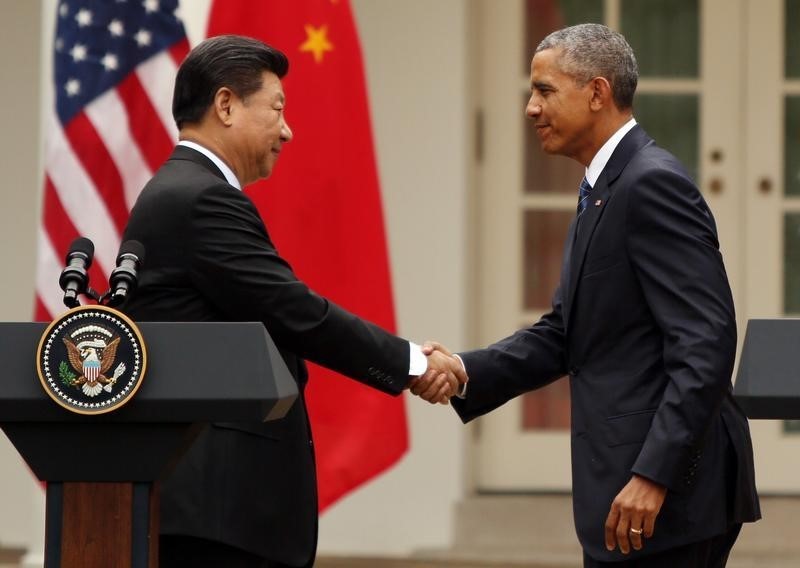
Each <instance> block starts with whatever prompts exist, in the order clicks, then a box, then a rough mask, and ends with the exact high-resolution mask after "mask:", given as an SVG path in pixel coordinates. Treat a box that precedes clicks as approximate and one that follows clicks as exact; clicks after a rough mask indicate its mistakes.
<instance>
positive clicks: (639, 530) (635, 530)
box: [630, 528, 644, 534]
mask: <svg viewBox="0 0 800 568" xmlns="http://www.w3.org/2000/svg"><path fill="white" fill-rule="evenodd" d="M630 530H631V532H632V533H633V534H642V533H643V532H644V529H634V528H631V529H630Z"/></svg>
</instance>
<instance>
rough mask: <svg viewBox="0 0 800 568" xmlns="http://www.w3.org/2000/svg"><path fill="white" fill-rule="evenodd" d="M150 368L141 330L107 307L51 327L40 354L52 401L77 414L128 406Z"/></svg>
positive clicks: (80, 311)
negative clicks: (147, 368)
mask: <svg viewBox="0 0 800 568" xmlns="http://www.w3.org/2000/svg"><path fill="white" fill-rule="evenodd" d="M146 367H147V350H146V348H145V344H144V339H143V338H142V334H141V333H140V332H139V329H138V327H137V326H136V324H135V323H134V322H133V321H131V319H130V318H128V317H127V316H126V315H125V314H123V313H122V312H119V311H117V310H115V309H113V308H109V307H108V306H101V305H97V306H95V305H90V306H78V307H76V308H73V309H71V310H69V311H67V312H65V313H64V314H63V315H61V316H60V317H59V318H58V319H56V320H54V321H53V322H52V323H50V325H48V326H47V329H46V330H45V331H44V333H43V334H42V337H41V339H40V340H39V348H38V349H37V351H36V371H37V374H38V375H39V382H41V383H42V387H43V388H44V390H45V392H46V393H47V396H49V397H50V398H51V399H53V400H54V401H55V402H56V403H57V404H58V405H59V406H61V407H63V408H65V409H67V410H68V411H70V412H74V413H76V414H83V415H95V414H103V413H106V412H113V411H114V410H116V409H118V408H120V407H122V406H123V405H125V404H127V403H128V402H129V401H130V400H131V399H132V398H133V396H134V395H135V394H136V392H137V391H138V390H139V387H140V386H141V384H142V377H144V374H145V369H146Z"/></svg>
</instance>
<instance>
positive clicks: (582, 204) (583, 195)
mask: <svg viewBox="0 0 800 568" xmlns="http://www.w3.org/2000/svg"><path fill="white" fill-rule="evenodd" d="M591 192H592V186H591V185H589V182H588V181H586V178H585V177H584V178H583V179H582V180H581V185H580V187H579V188H578V215H580V214H581V213H583V212H584V210H585V209H586V207H587V206H588V205H589V203H588V202H587V199H589V194H590V193H591Z"/></svg>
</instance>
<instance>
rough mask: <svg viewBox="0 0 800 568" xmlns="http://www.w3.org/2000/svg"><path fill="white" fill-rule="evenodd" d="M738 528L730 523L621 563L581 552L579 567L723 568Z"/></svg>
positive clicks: (740, 527) (740, 526)
mask: <svg viewBox="0 0 800 568" xmlns="http://www.w3.org/2000/svg"><path fill="white" fill-rule="evenodd" d="M741 529H742V525H740V524H739V525H733V526H732V527H731V528H730V529H729V530H728V532H726V533H723V534H721V535H717V536H715V537H712V538H709V539H708V540H701V541H700V542H693V543H691V544H687V545H685V546H680V547H678V548H673V549H671V550H665V551H664V552H658V553H656V554H653V555H651V556H643V557H642V558H637V559H635V560H623V561H622V562H599V561H597V560H595V559H594V558H591V557H589V556H588V555H587V554H586V553H585V552H584V553H583V568H675V567H676V566H677V567H680V568H724V567H725V564H727V562H728V555H729V554H730V553H731V548H733V543H734V542H736V538H737V537H738V536H739V531H740V530H741ZM644 550H647V540H646V539H645V541H644Z"/></svg>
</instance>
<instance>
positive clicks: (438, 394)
mask: <svg viewBox="0 0 800 568" xmlns="http://www.w3.org/2000/svg"><path fill="white" fill-rule="evenodd" d="M422 352H423V353H424V354H425V356H426V357H427V358H428V370H427V371H426V372H425V374H424V375H420V376H419V377H417V378H415V379H413V380H412V381H411V382H410V383H409V385H408V386H409V389H410V390H411V392H412V394H415V395H417V396H419V397H420V398H421V399H423V400H427V401H428V402H430V403H431V404H436V403H439V404H448V403H449V402H450V397H452V396H454V395H455V394H456V393H457V392H458V391H459V389H460V388H461V385H462V384H464V383H466V382H467V380H468V379H467V372H466V371H465V370H464V366H463V365H462V364H461V361H459V360H458V359H457V358H456V357H455V356H453V354H452V353H450V351H448V350H447V348H446V347H444V346H443V345H441V344H440V343H437V342H435V341H427V342H425V344H424V345H423V346H422Z"/></svg>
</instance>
